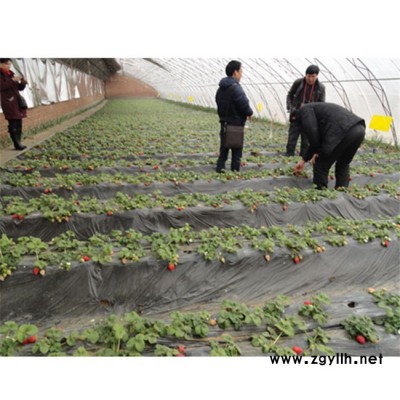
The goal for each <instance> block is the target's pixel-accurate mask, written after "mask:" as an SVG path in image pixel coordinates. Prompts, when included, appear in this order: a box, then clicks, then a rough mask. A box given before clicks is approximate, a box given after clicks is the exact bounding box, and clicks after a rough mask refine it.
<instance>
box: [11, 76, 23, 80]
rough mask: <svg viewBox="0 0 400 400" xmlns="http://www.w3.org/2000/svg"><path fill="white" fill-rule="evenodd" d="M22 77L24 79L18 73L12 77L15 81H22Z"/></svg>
mask: <svg viewBox="0 0 400 400" xmlns="http://www.w3.org/2000/svg"><path fill="white" fill-rule="evenodd" d="M22 79H23V78H22V76H18V75H14V76H13V77H12V80H13V81H14V82H21V80H22Z"/></svg>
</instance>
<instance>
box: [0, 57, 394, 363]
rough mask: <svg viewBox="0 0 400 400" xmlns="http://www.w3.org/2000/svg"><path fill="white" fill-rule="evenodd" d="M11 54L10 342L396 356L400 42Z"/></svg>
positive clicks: (3, 120) (2, 229) (3, 327)
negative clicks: (363, 53)
mask: <svg viewBox="0 0 400 400" xmlns="http://www.w3.org/2000/svg"><path fill="white" fill-rule="evenodd" d="M2 61H3V62H2V63H1V65H0V66H3V68H0V77H1V81H0V84H1V86H0V91H1V110H0V114H2V115H0V155H1V160H0V180H1V181H0V197H1V208H0V235H1V236H0V355H1V356H23V357H29V356H78V355H80V356H106V357H108V356H140V355H142V356H150V357H153V356H187V357H209V356H252V357H263V356H269V357H273V356H296V355H302V356H330V357H332V356H335V355H337V354H342V353H347V354H348V355H350V356H360V357H362V356H365V357H366V358H368V359H369V360H370V361H371V357H372V358H374V359H375V360H377V362H379V357H382V356H384V357H387V356H400V337H399V334H400V290H399V289H400V279H399V277H400V274H399V272H400V271H399V269H400V241H399V237H400V212H399V211H400V187H399V178H400V157H399V156H400V149H399V144H400V59H398V58H345V57H343V58H328V57H324V58H251V57H243V58H238V59H232V58H178V57H177V58H12V59H2ZM232 61H236V64H235V63H232ZM7 65H8V67H9V69H7V68H8V67H6V66H7ZM229 65H230V66H233V67H232V68H233V70H232V71H231V72H229V69H228V66H229ZM309 67H313V68H314V69H311V70H310V69H309ZM315 67H317V68H316V69H315ZM310 72H311V73H310ZM309 75H310V76H311V75H314V78H315V79H316V80H315V81H314V83H309V81H307V79H308V78H307V77H308V76H309ZM227 78H228V79H231V80H235V81H236V82H235V83H233V86H235V87H234V88H233V90H232V93H235V94H232V96H231V98H230V100H229V101H228V100H226V98H225V103H224V102H222V100H221V98H222V97H218V96H219V95H217V93H219V94H220V96H222V94H221V93H225V94H226V91H225V92H224V91H223V88H224V87H223V85H222V86H219V83H220V82H222V80H224V79H225V81H226V79H227ZM295 82H302V85H303V86H304V87H303V86H302V89H301V90H302V91H303V92H301V90H300V89H294V84H295ZM315 82H317V83H315ZM10 88H13V89H10ZM321 88H324V95H323V96H322V95H321V96H320V97H319V98H316V97H313V96H314V94H318V95H320V94H321V93H320V92H319V90H321ZM314 89H315V92H313V91H314ZM12 90H14V91H13V92H12ZM296 90H297V92H296ZM299 90H300V91H299ZM307 90H309V91H307ZM294 92H296V93H295V94H294V95H293V93H294ZM317 92H318V93H317ZM10 93H11V94H10ZM19 95H20V96H22V98H23V100H25V103H26V105H25V106H23V105H22V104H23V100H22V103H21V101H19ZM10 96H11V97H10ZM13 96H15V99H14V97H13ZM296 96H297V97H296ZM301 96H303V98H301ZM239 97H240V98H239ZM218 99H219V100H218ZM14 100H15V104H16V106H15V107H16V110H17V114H16V113H15V112H14V111H12V109H11V106H10V104H11V103H12V102H13V101H14ZM17 100H18V101H17ZM217 100H218V101H220V103H217ZM297 100H298V101H299V103H298V105H297V106H293V104H294V103H295V101H297ZM240 101H241V102H242V103H240ZM243 102H244V103H245V104H246V107H247V108H246V107H244V106H243ZM293 102H294V103H293ZM300 103H301V104H300ZM232 104H234V105H233V106H232ZM292 107H294V108H296V110H295V111H294V108H292ZM225 108H226V110H225ZM245 108H246V110H251V112H250V111H243V110H244V109H245ZM230 112H231V113H233V114H235V113H236V114H237V115H239V114H240V115H241V116H242V117H241V118H242V119H241V122H242V123H241V124H237V125H235V124H233V125H229V121H228V122H227V118H228V115H230V114H229V113H230ZM324 113H325V114H324ZM233 114H232V115H233ZM310 115H312V118H311V119H310V118H308V117H309V116H310ZM343 115H345V116H346V118H347V119H346V121H348V119H351V118H353V119H354V121H356V122H354V123H353V124H352V125H348V126H347V125H346V124H347V122H346V123H344V122H343V118H344V117H343ZM292 116H294V117H293V118H292ZM221 118H222V119H221ZM329 118H332V119H329ZM310 121H311V122H310ZM18 124H19V125H18ZM299 124H300V125H299ZM345 125H346V126H345ZM229 126H235V127H237V126H240V128H241V129H240V131H241V132H242V134H243V135H244V142H242V144H241V145H239V147H228V146H225V145H224V143H225V144H226V143H227V142H224V140H226V138H227V135H228V133H227V132H228V127H229ZM354 126H356V127H358V128H359V129H361V131H362V135H363V136H362V139H361V140H360V141H359V143H357V146H356V148H355V152H353V153H352V154H351V157H350V159H348V158H347V161H346V162H345V161H343V159H344V156H343V157H342V158H340V157H341V156H337V157H336V158H335V159H334V158H332V157H333V156H332V157H331V156H330V155H329V154H331V153H329V154H328V153H326V154H328V155H326V154H325V153H324V151H325V150H324V143H325V142H327V141H328V139H327V137H328V135H330V134H331V132H332V131H333V129H337V130H338V131H340V132H342V133H343V135H344V136H343V135H342V136H343V137H346V138H347V137H350V136H351V134H352V133H354V132H355V131H354V129H353V128H354ZM18 127H19V128H18ZM293 127H297V128H296V129H297V135H298V137H297V138H296V141H297V142H296V143H295V144H294V147H293V153H291V154H290V152H289V150H288V146H289V145H288V132H289V131H290V130H291V129H292V128H293ZM332 127H333V128H332ZM311 128H313V129H311ZM314 128H315V129H314ZM18 129H19V131H18ZM293 129H294V128H293ZM243 132H244V133H243ZM335 132H336V131H335ZM357 132H358V131H357ZM303 134H304V137H303ZM335 134H336V133H335ZM347 134H348V135H347ZM337 135H339V134H337ZM345 135H347V136H345ZM354 135H355V133H354ZM364 135H365V137H364ZM342 136H341V137H342ZM317 137H318V140H316V138H317ZM332 140H333V141H335V140H336V139H332ZM337 140H338V141H337V143H336V142H335V143H336V144H335V146H336V147H334V146H333V145H332V148H334V150H333V151H336V150H337V149H338V148H339V147H340V151H341V152H342V153H341V154H349V152H350V153H351V151H350V147H351V146H353V144H352V143H353V142H351V143H350V142H349V143H350V144H346V143H347V142H345V139H340V140H342V141H341V142H339V139H337ZM349 140H350V139H349ZM303 141H304V145H305V146H306V145H307V142H309V143H308V145H307V146H309V147H306V148H307V149H308V150H307V154H310V156H309V157H307V156H306V155H305V154H306V153H303V152H302V150H301V148H300V143H301V145H303ZM315 143H317V144H318V146H321V147H318V146H317V145H316V144H315ZM338 143H339V144H338ZM232 146H233V145H232ZM229 149H231V151H229ZM315 149H319V150H318V151H317V150H315ZM225 150H227V151H228V153H227V154H228V155H227V158H225V159H221V157H222V158H223V156H222V154H225V153H224V152H225ZM337 151H339V150H337ZM239 152H240V154H239ZM300 153H301V154H300ZM332 154H333V153H332ZM335 154H336V153H335ZM233 155H234V156H233ZM311 156H312V157H311ZM237 157H239V158H237ZM324 157H325V159H324ZM235 160H236V161H235ZM326 160H328V161H326ZM329 160H330V161H329ZM338 160H339V161H338ZM309 161H310V162H309ZM325 161H326V162H325ZM324 162H325V164H323V163H324ZM235 163H236V164H235ZM326 163H328V164H329V165H328V167H327V170H326V174H327V175H326V179H327V180H328V181H327V184H326V185H325V186H323V187H322V188H321V187H319V186H318V182H319V181H318V179H319V178H318V176H317V173H320V172H321V170H322V165H324V166H326V165H327V164H326ZM222 164H223V165H222ZM342 164H346V165H347V167H346V166H344V167H343V165H342ZM343 168H344V169H345V170H346V168H349V171H350V172H349V173H348V170H346V171H347V172H345V175H346V174H347V175H346V177H345V178H346V179H345V184H343V185H341V184H339V183H338V182H339V181H340V179H342V177H341V175H340V174H341V173H342V174H343ZM318 171H319V172H318ZM340 171H342V172H340ZM336 180H337V182H336ZM317 181H318V182H317Z"/></svg>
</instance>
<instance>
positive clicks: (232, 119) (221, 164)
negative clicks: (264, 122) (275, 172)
mask: <svg viewBox="0 0 400 400" xmlns="http://www.w3.org/2000/svg"><path fill="white" fill-rule="evenodd" d="M225 72H226V77H225V78H222V79H221V81H220V82H219V88H218V90H217V93H216V96H215V101H216V102H217V107H218V116H219V122H220V123H221V131H220V138H221V143H220V150H219V157H218V161H217V168H216V171H217V172H222V171H223V170H225V162H226V160H227V159H228V153H229V148H227V147H225V146H224V143H223V133H224V130H225V125H226V124H229V125H238V126H244V124H245V123H246V119H247V118H250V117H251V116H252V115H253V110H252V109H251V107H250V104H249V99H248V98H247V96H246V94H245V93H244V91H243V89H242V87H241V86H240V84H239V82H240V79H241V78H242V73H243V69H242V64H241V63H240V62H239V61H235V60H233V61H230V62H229V63H228V65H227V66H226V68H225ZM242 155H243V148H238V149H232V162H231V170H232V171H239V170H240V160H241V158H242Z"/></svg>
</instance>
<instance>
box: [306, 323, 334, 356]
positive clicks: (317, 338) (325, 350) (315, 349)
mask: <svg viewBox="0 0 400 400" xmlns="http://www.w3.org/2000/svg"><path fill="white" fill-rule="evenodd" d="M329 340H330V338H329V336H328V335H327V334H326V333H325V331H324V330H322V329H321V328H320V327H318V328H316V329H314V331H313V332H312V335H307V342H308V347H307V350H306V354H311V355H316V354H326V355H328V356H334V355H335V351H334V350H333V349H332V348H331V347H329V346H327V344H328V343H329Z"/></svg>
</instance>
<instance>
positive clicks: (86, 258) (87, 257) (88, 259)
mask: <svg viewBox="0 0 400 400" xmlns="http://www.w3.org/2000/svg"><path fill="white" fill-rule="evenodd" d="M82 261H83V262H87V261H90V257H89V256H83V257H82Z"/></svg>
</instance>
